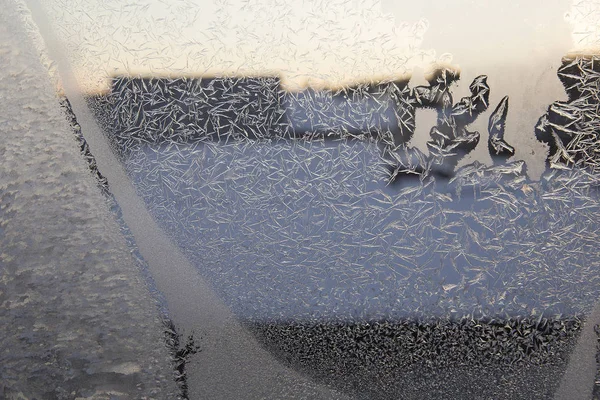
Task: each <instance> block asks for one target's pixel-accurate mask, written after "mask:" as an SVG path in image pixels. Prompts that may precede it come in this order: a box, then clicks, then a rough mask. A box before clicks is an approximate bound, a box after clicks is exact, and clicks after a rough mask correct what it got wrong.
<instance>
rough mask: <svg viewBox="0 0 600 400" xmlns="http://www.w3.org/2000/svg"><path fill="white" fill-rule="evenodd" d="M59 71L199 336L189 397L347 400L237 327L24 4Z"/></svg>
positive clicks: (165, 288)
mask: <svg viewBox="0 0 600 400" xmlns="http://www.w3.org/2000/svg"><path fill="white" fill-rule="evenodd" d="M25 3H26V5H27V6H28V8H29V10H30V12H31V14H32V18H33V21H34V22H35V23H36V24H37V27H38V29H39V31H40V34H41V36H42V37H43V38H44V41H45V45H46V49H47V51H48V54H49V56H50V57H51V58H52V59H53V60H54V61H55V62H56V63H57V65H58V71H59V75H60V77H61V79H62V83H63V88H64V91H65V93H66V95H67V97H68V99H69V100H70V102H71V105H72V107H73V111H74V113H75V115H76V116H77V119H78V122H79V124H80V125H81V128H82V132H83V135H84V137H85V139H86V140H87V142H88V144H89V146H90V148H91V150H92V154H94V156H95V158H96V161H97V165H98V169H99V171H100V172H101V173H102V174H103V175H104V176H105V177H106V178H107V179H108V182H109V184H110V188H111V192H112V193H113V195H114V196H115V198H116V200H117V202H118V204H119V205H120V207H121V209H122V211H123V219H124V221H125V223H126V224H127V225H128V227H129V228H130V230H131V232H132V234H133V236H134V238H135V241H136V244H137V246H138V248H139V250H140V253H141V254H142V256H143V257H144V258H145V259H146V261H147V263H148V265H149V269H150V273H151V274H152V276H153V278H154V280H155V282H156V284H157V287H158V289H159V290H160V291H161V292H162V293H163V294H164V296H165V298H166V300H167V303H168V307H169V310H170V311H171V316H172V319H173V321H174V323H175V324H176V325H177V326H179V327H181V328H182V329H183V330H184V332H191V331H193V332H195V334H196V335H197V336H198V337H199V338H200V341H201V343H202V352H201V353H200V355H199V357H200V358H201V359H200V360H196V362H194V361H195V360H193V359H192V360H191V361H192V362H191V363H190V365H189V371H188V382H189V386H190V397H191V398H193V399H195V398H298V397H305V398H324V399H342V398H346V396H344V395H341V394H339V393H337V392H335V391H333V390H331V389H329V388H327V387H324V386H321V385H318V384H316V383H314V382H312V381H310V380H309V379H307V378H306V377H304V376H301V375H300V374H299V373H298V372H295V371H293V370H291V369H289V368H286V367H284V366H283V365H282V364H280V363H279V362H278V361H276V360H275V358H274V357H273V356H272V355H271V354H270V353H268V352H267V351H266V350H265V349H263V348H262V347H261V346H260V345H259V344H258V342H257V341H256V340H255V339H254V337H253V336H252V335H251V334H250V333H249V332H248V331H247V330H246V329H244V328H243V327H242V326H241V324H240V323H239V322H237V321H236V320H235V318H234V316H233V314H232V313H231V311H230V310H229V309H228V308H227V307H226V306H225V305H224V304H223V302H221V300H220V299H218V298H217V296H216V294H215V293H214V292H213V290H212V289H211V288H210V287H209V286H208V285H207V283H206V282H205V281H204V280H203V279H202V278H201V277H200V276H199V274H198V273H197V271H196V270H195V269H194V268H193V267H192V266H191V264H190V263H189V262H188V260H187V259H186V258H185V257H184V256H183V254H182V253H181V251H180V250H179V248H178V247H177V246H175V245H174V244H173V243H171V241H170V240H169V238H168V237H167V236H166V235H165V234H164V233H163V232H162V231H161V230H160V229H159V228H158V226H157V225H156V224H155V222H154V220H153V219H152V217H151V216H150V214H149V213H148V211H147V210H146V207H145V205H144V203H143V201H142V200H141V199H140V198H139V197H138V196H137V194H136V192H135V189H134V187H133V185H132V184H131V182H130V181H129V178H128V177H127V175H126V174H125V171H124V170H123V168H122V167H121V164H120V162H119V161H118V160H117V159H116V157H115V156H114V154H113V153H112V151H111V149H110V146H109V144H108V142H107V140H106V138H105V136H104V134H103V132H102V130H101V128H100V127H99V126H98V125H97V124H96V122H95V120H94V117H93V115H92V114H91V112H90V111H89V109H88V108H87V105H86V103H85V101H84V99H83V96H82V95H81V94H80V92H79V89H78V85H77V82H76V81H75V79H74V75H73V73H72V70H71V67H70V65H69V62H68V60H67V58H66V57H65V56H64V53H63V49H62V45H61V43H60V41H59V40H58V39H57V38H56V36H55V35H54V33H53V30H52V27H51V26H50V23H49V22H48V20H47V17H46V15H45V13H44V11H43V9H42V6H41V4H40V2H39V1H38V0H25Z"/></svg>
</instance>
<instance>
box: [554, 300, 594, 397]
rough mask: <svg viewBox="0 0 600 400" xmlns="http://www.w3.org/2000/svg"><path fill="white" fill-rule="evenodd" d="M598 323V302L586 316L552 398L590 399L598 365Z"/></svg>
mask: <svg viewBox="0 0 600 400" xmlns="http://www.w3.org/2000/svg"><path fill="white" fill-rule="evenodd" d="M598 324H600V304H599V303H596V305H595V306H594V309H593V310H592V312H591V313H590V314H589V316H588V317H587V320H586V321H585V324H584V326H583V330H582V332H581V336H580V337H579V339H578V340H577V345H576V346H575V348H574V349H573V352H572V353H571V355H570V357H569V364H568V365H567V370H566V371H565V373H564V375H563V377H562V379H561V381H560V386H559V387H558V390H557V391H556V393H555V394H554V400H571V399H591V398H592V391H593V389H594V379H595V378H596V372H597V369H598V366H597V364H596V354H597V351H598V350H597V345H598V335H597V334H596V332H595V330H594V328H595V326H596V325H598Z"/></svg>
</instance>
